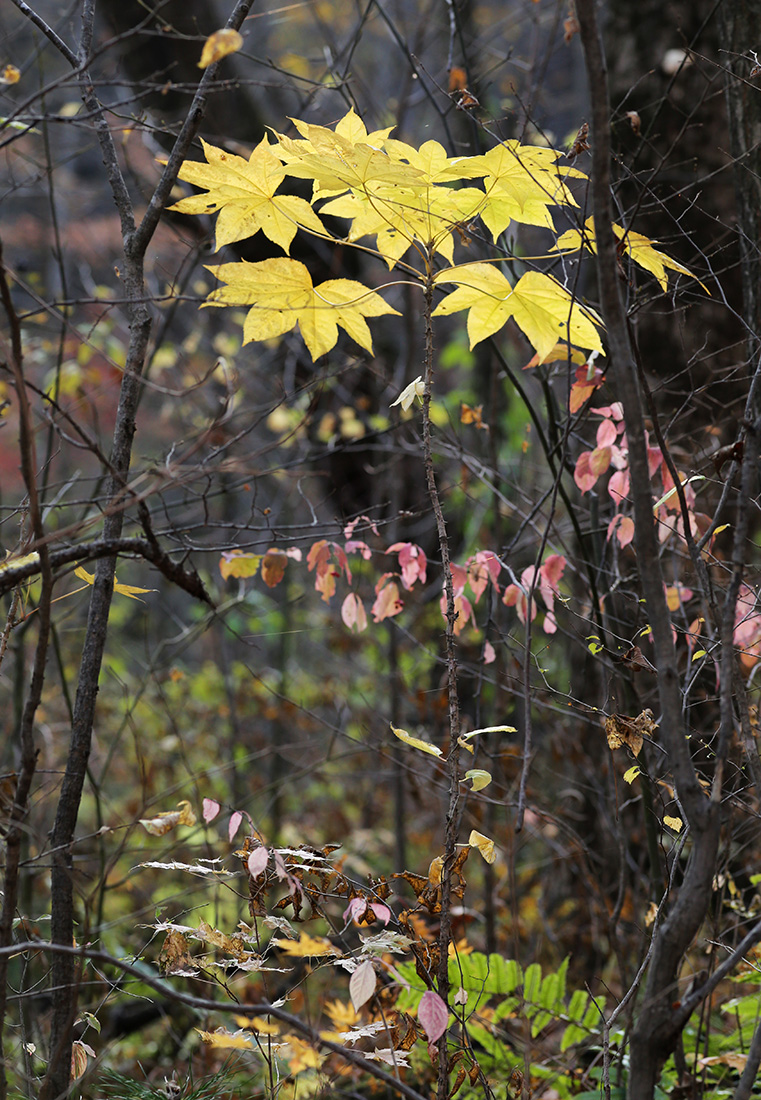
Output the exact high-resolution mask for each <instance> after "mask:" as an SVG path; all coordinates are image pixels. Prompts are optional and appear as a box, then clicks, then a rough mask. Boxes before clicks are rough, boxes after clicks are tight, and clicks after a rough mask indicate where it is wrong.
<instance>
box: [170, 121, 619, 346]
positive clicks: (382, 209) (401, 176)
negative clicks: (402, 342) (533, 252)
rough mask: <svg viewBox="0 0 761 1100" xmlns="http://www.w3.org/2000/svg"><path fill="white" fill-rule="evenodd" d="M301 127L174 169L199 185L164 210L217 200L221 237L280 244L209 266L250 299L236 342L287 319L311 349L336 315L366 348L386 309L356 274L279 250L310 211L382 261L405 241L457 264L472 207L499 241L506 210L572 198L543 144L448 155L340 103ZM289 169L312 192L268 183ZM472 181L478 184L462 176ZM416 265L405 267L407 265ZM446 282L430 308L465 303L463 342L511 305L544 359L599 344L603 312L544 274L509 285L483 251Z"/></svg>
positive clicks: (540, 221) (216, 300) (495, 323)
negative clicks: (370, 247)
mask: <svg viewBox="0 0 761 1100" xmlns="http://www.w3.org/2000/svg"><path fill="white" fill-rule="evenodd" d="M294 125H295V127H296V129H297V131H298V133H299V134H300V135H301V136H300V137H299V138H290V137H287V136H285V135H283V134H277V133H275V134H274V135H273V140H271V139H270V138H269V137H265V138H264V139H263V140H262V141H261V142H260V143H259V145H258V146H257V147H256V148H255V149H254V151H253V152H252V153H251V156H250V157H249V158H248V160H246V159H245V158H243V157H240V156H236V155H234V154H232V153H228V152H225V151H224V150H222V149H218V148H215V147H214V146H212V145H208V144H207V143H205V142H204V143H203V149H204V154H205V156H206V163H205V164H204V163H202V162H196V161H187V162H186V163H185V164H184V165H183V166H182V168H181V170H180V178H181V179H182V180H184V181H186V182H187V183H192V184H194V185H195V186H197V187H201V188H205V194H199V195H192V196H188V197H186V198H183V199H181V200H180V201H179V202H177V203H175V205H174V207H172V209H175V210H178V211H180V212H181V213H184V214H201V213H213V212H217V213H218V218H217V226H216V238H217V247H218V248H221V247H222V246H223V245H226V244H229V243H231V242H233V241H237V240H242V239H243V238H246V237H251V236H253V235H254V234H255V233H257V232H259V231H260V230H261V232H263V233H264V234H265V236H267V237H268V238H269V239H270V240H271V241H272V242H273V243H275V244H277V245H278V246H279V247H280V248H282V249H283V251H284V252H285V253H286V256H285V257H281V258H276V259H272V260H264V261H262V262H260V263H245V262H239V263H229V264H221V265H218V266H216V267H210V268H209V270H210V271H212V273H213V274H214V275H215V276H216V277H217V278H218V279H219V280H220V282H222V283H224V284H226V285H224V286H222V287H220V288H218V289H217V290H215V291H213V292H212V293H211V295H210V296H209V299H208V301H207V303H206V304H207V305H212V306H249V307H250V309H249V312H248V314H247V316H246V320H245V323H244V341H245V342H246V343H248V342H250V341H252V340H267V339H272V338H275V337H278V336H282V335H283V334H285V333H286V332H289V331H291V330H292V329H293V328H295V327H296V326H297V325H298V327H299V330H300V331H301V335H302V336H303V338H304V341H305V343H306V345H307V348H308V349H309V351H310V354H311V355H312V357H313V358H317V356H319V355H323V354H324V353H325V352H327V351H329V350H330V349H331V348H332V347H333V346H334V345H335V343H336V340H337V338H338V328H339V327H341V328H343V329H344V330H345V331H346V332H347V333H348V334H349V335H350V336H351V337H352V339H353V340H355V341H356V343H358V344H359V345H360V347H363V348H365V349H366V350H368V351H372V341H371V336H370V331H369V329H368V327H367V323H366V318H368V317H379V316H382V315H383V314H391V313H396V310H394V309H393V308H392V307H391V306H389V305H388V304H387V303H386V302H385V301H384V300H383V299H382V298H381V297H380V295H379V294H378V293H376V292H375V291H373V290H371V289H369V288H368V287H365V286H363V285H362V284H361V283H358V282H354V281H353V280H348V279H333V280H329V281H328V282H325V283H322V284H321V285H319V286H314V285H313V283H312V279H311V277H310V275H309V272H308V271H307V269H306V267H305V266H304V265H303V264H301V263H299V262H298V261H297V260H292V259H290V258H288V256H287V253H288V252H289V249H290V246H291V243H292V241H293V238H294V236H295V235H296V232H297V231H298V230H299V229H303V230H306V231H308V232H311V233H314V234H317V235H319V236H322V237H328V236H329V235H328V233H327V231H326V229H325V226H324V224H323V222H322V220H321V218H320V216H318V214H317V213H316V212H315V210H314V209H313V206H314V204H315V203H317V202H320V203H321V207H320V215H330V216H332V217H339V218H343V219H345V220H346V221H347V222H348V223H349V227H348V232H347V234H346V240H347V241H349V242H350V243H355V242H357V241H359V240H361V239H363V238H367V237H371V238H375V250H376V252H377V253H378V254H379V256H380V257H381V258H382V259H383V260H384V261H385V262H386V264H387V265H388V267H389V269H391V268H393V267H394V266H395V265H396V264H398V263H399V262H400V261H401V260H402V259H403V257H404V256H406V254H407V253H408V252H409V251H410V249H413V250H414V251H415V252H416V253H417V255H418V257H419V258H420V259H421V261H422V262H423V264H424V265H426V264H430V263H431V261H432V258H433V256H434V254H435V255H437V256H439V257H441V258H443V259H444V260H445V261H446V262H447V263H448V264H450V265H452V264H453V263H454V246H455V243H456V240H457V239H459V238H458V234H459V236H460V237H462V239H465V233H466V229H465V227H468V226H471V225H472V224H473V223H475V221H476V220H477V219H480V220H481V222H482V223H483V225H485V226H486V228H487V230H488V231H489V233H490V234H491V236H492V238H493V240H494V241H495V242H496V241H497V239H498V237H499V236H500V234H502V233H503V232H504V230H505V229H506V228H507V227H508V225H509V224H510V223H511V222H512V221H516V222H521V223H524V224H529V225H537V226H542V227H545V228H548V229H554V225H553V220H552V214H551V212H550V211H551V208H552V207H553V206H557V205H559V204H560V205H565V206H576V202H575V200H574V198H573V195H572V194H571V192H570V191H569V189H568V187H567V185H566V182H565V181H566V179H567V178H569V177H582V176H583V173H581V172H579V171H578V170H577V169H575V168H570V167H567V166H563V165H560V164H559V163H558V161H559V158H560V156H561V154H560V153H559V152H556V151H555V150H551V149H542V148H536V147H534V146H522V145H520V144H519V143H518V142H514V141H511V142H505V143H503V144H501V145H498V146H496V147H495V148H494V149H491V150H490V151H489V152H488V153H485V154H483V155H481V156H473V157H449V156H447V153H446V150H445V149H444V147H443V146H441V145H440V144H439V143H438V142H436V141H427V142H425V143H424V144H423V145H422V146H421V147H420V148H419V149H415V148H414V147H413V146H411V145H408V144H406V143H405V142H403V141H398V140H396V139H394V138H391V137H389V134H390V132H391V131H390V129H384V130H376V131H373V132H372V133H368V132H367V130H366V128H365V126H364V124H363V122H362V121H361V119H360V118H359V117H358V116H357V115H356V114H355V112H354V110H353V109H352V110H350V111H349V113H348V114H347V115H345V116H344V118H342V119H341V120H340V121H339V122H338V123H337V125H336V127H335V129H334V130H331V129H329V128H327V127H324V126H316V125H311V124H309V123H306V122H301V121H299V120H294ZM286 176H292V177H295V178H299V179H307V180H310V181H311V182H312V188H313V193H312V199H311V202H307V201H306V200H305V199H302V198H299V197H297V196H293V195H287V194H278V193H277V192H278V188H279V187H280V185H281V184H282V183H283V181H284V179H285V177H286ZM472 180H480V181H481V185H480V186H471V185H470V184H469V183H468V185H465V181H472ZM404 266H405V269H406V270H407V271H409V272H410V273H411V275H412V276H413V277H415V276H416V275H417V277H418V278H422V274H421V273H417V272H416V271H415V269H414V268H412V267H409V266H408V265H406V264H405V265H404ZM446 282H450V283H454V284H455V285H456V287H457V289H456V290H455V291H453V292H452V293H451V294H449V295H448V296H447V298H445V299H444V301H443V302H442V303H441V305H440V306H439V309H438V310H437V313H439V314H441V315H444V314H448V313H453V312H456V311H458V310H464V309H467V310H469V316H468V332H469V335H470V340H471V346H473V345H474V344H476V343H478V342H479V341H481V340H484V339H486V337H487V336H490V335H492V334H493V333H494V332H496V331H498V330H499V329H500V328H501V327H502V326H503V325H504V324H505V323H506V322H507V320H508V319H509V318H510V317H513V318H514V319H515V320H516V323H517V324H518V325H519V326H520V327H521V328H522V330H523V331H524V333H525V334H526V336H527V337H528V339H529V340H530V341H531V343H532V344H534V346H535V348H536V350H537V353H538V354H540V356H541V357H542V358H543V357H544V356H545V355H546V354H548V353H549V352H550V351H551V350H552V348H553V347H554V346H555V344H556V343H557V341H558V339H559V338H566V339H569V340H570V341H571V342H576V343H577V344H578V345H579V346H580V347H582V348H585V349H587V350H598V351H599V350H601V343H600V337H599V333H598V331H597V328H596V325H598V324H599V319H598V318H597V317H596V316H595V315H594V314H593V313H592V312H591V311H589V310H584V309H582V308H581V307H580V306H578V305H577V304H575V303H574V302H573V300H572V298H571V296H570V295H569V294H568V292H567V291H566V290H565V289H564V288H563V287H562V286H561V285H560V284H559V283H558V282H557V281H556V280H554V279H552V278H550V277H549V276H547V275H542V274H539V273H538V272H528V273H527V274H525V275H524V276H523V277H522V279H520V280H519V281H518V283H517V284H516V286H515V287H514V288H513V287H512V286H511V284H510V282H509V281H508V280H507V278H506V277H505V276H504V275H503V274H502V273H501V272H500V271H499V270H498V269H497V268H494V267H490V266H488V265H486V264H484V265H479V264H465V265H464V266H460V267H451V266H450V267H448V268H445V269H444V270H443V271H442V272H440V273H439V275H438V277H437V283H438V284H442V283H446Z"/></svg>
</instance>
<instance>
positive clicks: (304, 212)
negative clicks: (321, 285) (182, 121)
mask: <svg viewBox="0 0 761 1100" xmlns="http://www.w3.org/2000/svg"><path fill="white" fill-rule="evenodd" d="M201 144H202V146H203V151H204V155H205V156H206V160H207V163H206V164H203V163H202V162H201V161H192V160H186V161H185V163H184V164H183V165H182V167H181V168H180V171H179V173H178V174H179V178H180V179H181V180H185V181H186V182H187V183H192V184H194V185H195V186H196V187H205V188H206V194H204V195H190V196H189V197H188V198H185V199H180V201H179V202H176V203H175V204H174V206H171V207H169V209H170V210H177V211H179V212H180V213H181V214H211V213H213V212H214V211H215V210H218V211H219V217H218V218H217V225H216V244H217V248H218V249H219V248H222V247H223V246H224V245H226V244H230V243H231V242H232V241H240V240H243V239H244V238H246V237H253V236H254V234H255V233H258V232H259V230H260V229H261V231H262V232H263V233H264V235H265V236H266V237H268V238H269V239H270V240H271V241H273V242H274V243H275V244H277V245H279V246H280V248H282V249H283V251H284V252H288V250H289V248H290V246H291V241H292V240H293V238H294V237H295V235H296V231H297V230H298V229H299V228H304V229H308V230H311V231H312V232H314V233H319V234H320V235H321V236H325V227H324V225H323V224H322V222H321V221H320V219H319V218H318V217H317V215H316V214H315V212H314V210H313V209H312V207H311V206H310V204H309V203H308V202H307V201H306V199H302V198H299V197H298V196H296V195H276V194H275V192H276V191H277V189H278V187H279V186H280V184H281V183H282V182H283V180H284V179H285V175H286V173H285V169H284V168H283V166H282V164H281V163H280V161H279V160H278V159H277V157H276V156H274V155H273V153H272V149H271V147H270V144H269V142H268V140H267V138H266V137H265V138H264V139H263V140H262V141H260V142H259V144H258V145H257V147H256V148H255V149H254V151H253V152H252V154H251V156H250V157H249V159H248V160H245V159H244V158H243V157H238V156H235V155H234V154H232V153H227V152H225V150H224V149H218V148H216V146H214V145H209V144H207V143H206V142H205V141H203V140H202V141H201Z"/></svg>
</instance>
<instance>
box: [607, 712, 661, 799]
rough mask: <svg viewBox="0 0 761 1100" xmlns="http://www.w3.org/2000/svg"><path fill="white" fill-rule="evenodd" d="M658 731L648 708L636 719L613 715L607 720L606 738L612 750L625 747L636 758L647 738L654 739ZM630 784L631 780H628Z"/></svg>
mask: <svg viewBox="0 0 761 1100" xmlns="http://www.w3.org/2000/svg"><path fill="white" fill-rule="evenodd" d="M656 729H657V725H656V723H655V720H654V718H653V712H652V711H651V710H650V708H649V707H648V709H647V710H643V711H642V712H641V714H638V715H637V717H636V718H629V717H627V716H626V715H625V714H611V715H609V717H607V718H606V719H605V736H606V737H607V739H608V747H609V748H610V749H620V748H622V747H623V746H624V745H626V746H627V747H628V748H630V749H631V751H632V752H633V753H634V755H635V756H639V754H640V752H641V751H642V745H643V744H644V738H645V737H652V735H653V733H654V732H655V730H656ZM627 782H630V780H627Z"/></svg>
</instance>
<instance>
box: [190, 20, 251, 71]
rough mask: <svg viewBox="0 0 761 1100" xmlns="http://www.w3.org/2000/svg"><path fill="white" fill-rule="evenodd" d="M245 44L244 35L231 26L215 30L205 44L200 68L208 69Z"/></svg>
mask: <svg viewBox="0 0 761 1100" xmlns="http://www.w3.org/2000/svg"><path fill="white" fill-rule="evenodd" d="M242 45H243V35H242V34H241V33H240V32H239V31H235V30H233V29H232V28H231V27H225V28H224V29H223V30H221V31H214V34H210V35H209V37H208V38H207V39H206V41H205V42H204V44H203V50H202V51H201V60H200V61H199V62H198V68H199V69H208V67H209V65H213V64H214V63H215V62H216V61H221V60H222V58H223V57H227V56H228V55H229V54H231V53H237V52H238V50H239V49H240V48H241V46H242Z"/></svg>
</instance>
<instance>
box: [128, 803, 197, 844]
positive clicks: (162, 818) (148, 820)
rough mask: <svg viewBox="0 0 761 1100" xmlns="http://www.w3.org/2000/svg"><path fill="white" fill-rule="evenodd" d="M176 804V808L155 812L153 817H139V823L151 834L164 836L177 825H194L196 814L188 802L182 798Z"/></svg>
mask: <svg viewBox="0 0 761 1100" xmlns="http://www.w3.org/2000/svg"><path fill="white" fill-rule="evenodd" d="M177 805H178V806H179V809H177V810H170V811H169V812H168V813H163V814H156V816H155V817H141V818H140V824H141V825H142V826H143V828H144V829H145V831H146V832H147V833H150V835H151V836H164V835H165V834H166V833H168V832H171V830H172V829H174V828H175V827H176V826H177V825H195V823H196V815H195V814H194V813H193V810H192V808H191V805H190V803H189V802H187V801H185V800H184V799H183V801H182V802H178V803H177Z"/></svg>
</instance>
